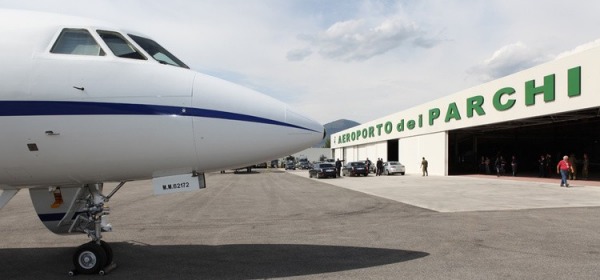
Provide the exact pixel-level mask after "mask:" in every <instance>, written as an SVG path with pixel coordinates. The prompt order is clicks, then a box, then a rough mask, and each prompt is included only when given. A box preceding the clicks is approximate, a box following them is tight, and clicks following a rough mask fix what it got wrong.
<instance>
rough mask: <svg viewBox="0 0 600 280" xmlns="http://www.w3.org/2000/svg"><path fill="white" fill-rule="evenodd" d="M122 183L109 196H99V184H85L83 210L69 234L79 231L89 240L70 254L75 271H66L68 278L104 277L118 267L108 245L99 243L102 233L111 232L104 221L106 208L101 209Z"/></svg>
mask: <svg viewBox="0 0 600 280" xmlns="http://www.w3.org/2000/svg"><path fill="white" fill-rule="evenodd" d="M124 184H125V182H121V183H120V184H119V185H118V186H117V187H116V188H115V189H114V190H113V191H112V192H111V193H110V194H109V195H108V196H103V195H102V184H93V185H86V186H85V187H84V189H86V190H87V191H88V192H89V195H88V196H86V198H85V200H86V203H85V208H84V209H83V210H84V211H83V213H81V214H79V215H78V216H77V218H76V219H75V222H74V223H73V224H72V225H71V228H70V230H69V231H70V232H75V231H81V232H85V233H87V235H88V236H89V237H90V238H92V241H90V242H88V243H85V244H83V245H81V246H79V247H78V248H77V250H75V253H74V254H73V266H74V268H73V269H72V270H71V271H69V273H68V274H69V276H74V275H77V274H96V273H97V274H100V275H105V274H107V273H109V272H110V271H112V270H114V269H115V268H116V267H117V264H116V263H115V262H113V251H112V248H111V247H110V245H108V243H106V242H104V241H103V240H102V234H101V232H102V231H111V230H112V227H111V225H110V224H107V223H106V222H105V219H104V218H105V216H106V215H108V214H109V208H108V207H105V206H104V203H106V202H108V200H109V199H110V198H111V197H112V196H113V195H114V194H115V193H116V192H117V191H118V190H119V189H120V188H121V187H122V186H123V185H124Z"/></svg>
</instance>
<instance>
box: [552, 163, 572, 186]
mask: <svg viewBox="0 0 600 280" xmlns="http://www.w3.org/2000/svg"><path fill="white" fill-rule="evenodd" d="M569 171H570V172H573V166H571V164H569V157H568V156H564V157H563V159H562V160H561V161H559V162H558V165H557V166H556V173H557V174H560V178H561V180H560V186H561V187H562V186H565V187H567V188H568V187H569V184H568V183H567V176H568V175H569Z"/></svg>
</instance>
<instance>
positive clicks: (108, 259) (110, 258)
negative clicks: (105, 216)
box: [92, 240, 113, 267]
mask: <svg viewBox="0 0 600 280" xmlns="http://www.w3.org/2000/svg"><path fill="white" fill-rule="evenodd" d="M92 242H93V241H92ZM100 246H101V247H102V249H104V252H105V253H106V262H105V263H104V266H103V267H105V266H108V265H110V264H111V263H112V262H113V250H112V248H111V247H110V245H108V243H106V242H104V241H102V240H100Z"/></svg>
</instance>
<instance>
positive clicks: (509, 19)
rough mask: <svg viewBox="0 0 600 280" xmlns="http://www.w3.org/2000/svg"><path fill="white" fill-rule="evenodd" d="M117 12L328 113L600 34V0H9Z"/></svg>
mask: <svg viewBox="0 0 600 280" xmlns="http://www.w3.org/2000/svg"><path fill="white" fill-rule="evenodd" d="M0 8H17V9H30V10H41V11H49V12H58V13H64V14H71V15H79V16H86V17H92V18H96V19H101V20H106V21H110V22H113V23H115V24H118V25H121V26H123V27H124V28H125V29H128V30H135V31H138V32H140V33H142V34H146V35H148V36H150V37H152V38H153V39H155V40H156V41H158V42H159V43H161V44H162V45H163V46H165V47H166V48H167V49H169V50H170V51H171V52H172V53H174V54H175V55H177V56H178V57H179V58H180V59H182V60H183V61H184V62H185V63H186V64H188V65H189V66H191V67H192V68H193V69H195V70H198V71H200V72H204V73H207V74H211V75H214V76H218V77H220V78H223V79H226V80H230V81H232V82H235V83H239V84H241V85H244V86H247V87H250V88H253V89H255V90H258V91H260V92H263V93H265V94H268V95H270V96H273V97H275V98H277V99H279V100H282V101H284V102H286V103H289V104H290V105H291V106H292V107H294V108H296V109H297V110H298V111H301V112H304V113H306V114H308V115H310V116H312V117H313V118H314V119H316V120H318V121H320V122H322V123H327V122H330V121H334V120H337V119H341V118H345V119H351V120H355V121H358V122H366V121H370V120H373V119H376V118H380V117H383V116H385V115H388V114H392V113H395V112H398V111H401V110H404V109H407V108H410V107H413V106H417V105H419V104H422V103H425V102H428V101H431V100H434V99H437V98H440V97H442V96H446V95H449V94H452V93H455V92H457V91H460V90H463V89H467V88H470V87H472V86H476V85H479V84H481V83H484V82H486V81H489V80H493V79H496V78H499V77H502V76H505V75H508V74H511V73H514V72H517V71H519V70H523V69H526V68H529V67H532V66H535V65H537V64H540V63H543V62H546V61H550V60H553V59H556V58H557V57H559V56H561V55H567V54H568V53H571V52H574V51H579V50H581V49H585V48H588V47H591V46H596V45H598V42H596V40H597V39H598V38H600V31H599V30H600V29H599V28H598V27H599V26H600V17H599V16H598V15H597V13H598V12H599V11H600V1H589V0H572V1H555V0H546V1H544V0H530V1H517V0H421V1H408V0H407V1H392V0H378V1H377V0H372V1H367V0H365V1H353V0H329V1H325V0H323V1H317V0H236V1H233V0H218V1H217V0H208V1H205V0H196V1H185V0H172V1H157V0H143V1H142V0H130V1H123V0H121V1H117V0H104V1H94V0H87V1H80V0H77V1H76V0H55V1H44V0H28V1H19V0H12V1H8V0H6V1H5V0H0Z"/></svg>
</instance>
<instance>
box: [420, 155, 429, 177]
mask: <svg viewBox="0 0 600 280" xmlns="http://www.w3.org/2000/svg"><path fill="white" fill-rule="evenodd" d="M428 165H429V163H428V162H427V160H426V159H425V157H423V160H422V161H421V169H422V170H423V177H425V176H429V173H428V172H427V166H428Z"/></svg>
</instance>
